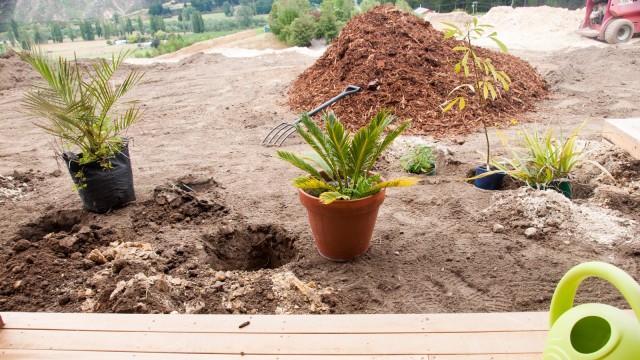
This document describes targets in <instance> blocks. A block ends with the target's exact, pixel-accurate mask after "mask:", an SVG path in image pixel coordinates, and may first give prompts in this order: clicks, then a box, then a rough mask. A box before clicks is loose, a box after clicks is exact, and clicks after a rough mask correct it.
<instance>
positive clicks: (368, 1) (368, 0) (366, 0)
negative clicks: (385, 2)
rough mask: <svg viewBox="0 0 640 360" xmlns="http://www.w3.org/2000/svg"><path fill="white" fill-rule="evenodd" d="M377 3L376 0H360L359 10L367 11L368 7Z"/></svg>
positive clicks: (371, 7) (378, 3)
mask: <svg viewBox="0 0 640 360" xmlns="http://www.w3.org/2000/svg"><path fill="white" fill-rule="evenodd" d="M378 5H380V2H379V1H378V0H362V2H361V3H360V10H362V12H367V11H368V10H369V9H373V8H374V7H376V6H378Z"/></svg>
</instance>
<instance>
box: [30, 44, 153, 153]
mask: <svg viewBox="0 0 640 360" xmlns="http://www.w3.org/2000/svg"><path fill="white" fill-rule="evenodd" d="M127 54H128V52H124V53H121V54H120V55H119V56H118V57H117V58H116V57H115V56H112V59H111V62H108V61H107V60H105V59H99V60H96V61H94V62H93V63H92V64H91V65H90V66H89V68H88V69H87V68H85V67H83V66H80V65H79V64H78V61H77V59H75V60H72V61H70V60H67V59H65V58H62V57H58V58H57V60H52V59H51V58H50V57H49V56H48V55H47V54H46V53H44V52H43V51H42V50H40V49H35V50H33V51H23V52H20V53H18V55H19V57H20V58H21V59H22V60H23V61H25V62H26V63H28V64H29V65H31V67H33V68H34V69H35V70H36V71H37V72H38V73H39V74H40V75H41V77H42V80H44V82H42V83H39V84H36V85H34V86H33V87H32V89H31V90H29V91H28V92H27V95H25V97H24V99H23V108H24V110H25V111H26V112H27V113H28V114H30V115H33V116H35V117H37V118H38V119H39V120H38V121H37V122H36V125H37V126H39V127H41V128H42V129H43V130H45V131H46V132H48V133H49V134H51V135H54V136H55V137H57V138H59V139H61V140H62V143H63V146H69V145H75V146H77V147H78V148H79V149H80V150H81V152H82V153H83V155H84V156H83V159H96V160H99V161H100V162H101V163H104V160H106V159H108V158H111V157H112V156H113V154H114V153H115V152H116V151H120V147H121V143H122V137H121V136H120V135H121V133H122V132H124V131H125V130H126V129H127V128H128V127H129V126H130V125H132V124H133V123H134V122H135V121H136V120H138V119H139V118H140V116H141V115H142V112H141V111H140V110H139V108H136V107H135V106H131V107H129V108H126V109H124V110H119V109H117V110H113V108H114V105H115V104H116V103H117V101H118V100H119V98H120V97H121V96H122V95H124V94H125V93H126V92H127V91H129V90H130V89H131V88H132V87H133V86H135V85H136V84H137V83H139V81H140V80H141V79H142V76H143V74H142V73H140V72H139V71H132V72H130V73H129V74H128V75H127V76H126V77H125V80H124V82H123V85H120V86H119V87H117V88H113V86H112V85H111V83H110V80H111V77H112V76H113V75H114V73H115V71H116V70H117V69H118V67H119V66H120V64H122V62H123V61H124V59H125V57H126V56H127ZM114 143H117V144H118V146H114V145H113V144H114Z"/></svg>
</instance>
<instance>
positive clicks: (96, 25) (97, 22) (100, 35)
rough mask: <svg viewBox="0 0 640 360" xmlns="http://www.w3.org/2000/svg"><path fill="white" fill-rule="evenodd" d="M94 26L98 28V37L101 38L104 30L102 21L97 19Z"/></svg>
mask: <svg viewBox="0 0 640 360" xmlns="http://www.w3.org/2000/svg"><path fill="white" fill-rule="evenodd" d="M93 26H94V27H95V28H96V37H99V38H101V37H102V32H103V31H102V25H101V24H100V21H98V20H96V21H95V23H94V24H93Z"/></svg>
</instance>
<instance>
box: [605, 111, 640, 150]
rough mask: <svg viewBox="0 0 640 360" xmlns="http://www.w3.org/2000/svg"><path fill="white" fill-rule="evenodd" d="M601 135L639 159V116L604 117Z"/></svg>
mask: <svg viewBox="0 0 640 360" xmlns="http://www.w3.org/2000/svg"><path fill="white" fill-rule="evenodd" d="M602 135H603V136H604V137H605V138H606V139H607V140H609V141H611V142H612V143H614V144H616V145H617V146H619V147H621V148H622V149H623V150H625V151H626V152H628V153H629V154H630V155H631V156H633V157H634V158H636V159H640V118H635V119H605V120H604V124H603V128H602Z"/></svg>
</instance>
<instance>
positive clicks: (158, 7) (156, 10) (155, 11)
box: [149, 3, 163, 16]
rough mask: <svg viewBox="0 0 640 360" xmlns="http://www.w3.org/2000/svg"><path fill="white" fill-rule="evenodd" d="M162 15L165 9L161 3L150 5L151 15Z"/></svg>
mask: <svg viewBox="0 0 640 360" xmlns="http://www.w3.org/2000/svg"><path fill="white" fill-rule="evenodd" d="M162 13H163V8H162V4H161V3H155V4H151V5H149V15H152V16H159V15H162Z"/></svg>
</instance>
